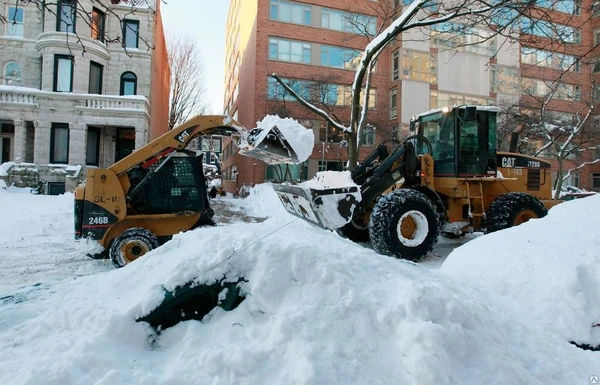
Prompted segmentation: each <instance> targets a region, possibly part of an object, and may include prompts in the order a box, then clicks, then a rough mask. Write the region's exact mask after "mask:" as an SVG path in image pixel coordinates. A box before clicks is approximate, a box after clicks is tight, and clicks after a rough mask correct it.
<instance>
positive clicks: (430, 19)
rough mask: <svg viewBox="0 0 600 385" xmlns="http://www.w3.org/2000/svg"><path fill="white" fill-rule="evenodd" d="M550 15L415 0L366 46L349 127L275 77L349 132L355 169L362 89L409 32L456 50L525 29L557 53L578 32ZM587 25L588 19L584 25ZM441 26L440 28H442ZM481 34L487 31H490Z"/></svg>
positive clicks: (503, 5)
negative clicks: (449, 41) (447, 39)
mask: <svg viewBox="0 0 600 385" xmlns="http://www.w3.org/2000/svg"><path fill="white" fill-rule="evenodd" d="M560 3H561V2H560V1H555V4H551V6H552V7H554V6H557V7H558V6H559V5H560ZM574 4H575V3H574ZM577 4H578V3H577ZM550 16H551V14H550V13H549V12H548V11H545V10H544V9H542V8H540V7H538V6H536V2H534V1H527V0H523V1H514V0H497V1H494V2H488V1H485V0H459V1H452V2H439V1H429V0H415V1H413V2H412V3H411V4H409V5H407V6H405V7H404V8H403V12H402V14H401V15H400V16H399V17H398V18H397V19H396V20H394V21H393V22H391V24H390V25H389V26H388V27H387V28H385V29H384V30H383V31H382V32H380V33H378V34H377V36H376V37H375V38H373V39H372V40H371V41H370V42H369V44H368V45H367V46H366V48H365V50H364V52H363V54H362V57H361V62H360V66H359V68H358V69H357V71H356V74H355V80H354V83H353V85H352V104H351V110H352V113H351V119H350V123H349V124H348V125H343V124H340V123H339V122H336V121H335V119H333V118H332V117H331V116H329V115H328V114H327V113H326V112H325V111H324V110H323V109H320V108H318V107H316V106H314V105H312V104H311V103H310V102H308V101H306V100H302V98H301V97H300V96H299V95H298V94H297V93H295V92H294V90H292V89H291V88H290V87H288V86H287V85H286V84H284V82H283V81H282V80H281V79H280V78H279V76H278V75H277V74H272V75H271V76H273V77H274V78H275V79H277V81H278V82H279V83H280V84H281V85H282V86H283V87H284V88H285V89H286V90H287V91H288V92H289V93H290V94H291V95H292V96H293V97H294V98H296V99H297V100H298V101H299V102H300V103H301V104H302V105H304V106H305V107H307V108H308V109H310V110H311V111H313V112H314V113H316V114H318V115H320V116H322V117H323V118H324V119H326V120H327V121H328V122H330V123H331V124H333V125H336V126H337V127H339V128H340V129H342V130H345V131H346V132H347V133H348V134H347V137H348V151H349V162H348V163H349V165H348V168H349V169H353V168H354V167H356V165H357V163H358V138H359V137H360V136H359V134H360V131H361V129H363V128H364V127H365V125H366V116H367V112H368V111H367V110H368V109H367V108H366V106H367V105H368V95H369V92H362V91H363V90H368V89H369V88H370V78H371V76H370V75H371V73H372V70H373V66H374V63H375V62H376V59H377V58H378V57H379V55H380V54H381V53H382V52H383V50H384V49H385V48H386V46H388V44H390V43H391V42H393V41H394V40H395V39H396V38H397V36H398V35H399V34H401V33H403V32H406V31H410V30H420V31H421V36H423V35H427V34H431V33H432V30H434V31H435V33H438V34H446V35H450V36H454V37H455V38H456V41H455V42H454V45H453V47H458V46H461V45H462V46H468V45H476V44H481V43H482V42H484V41H487V40H490V39H493V38H495V37H496V36H503V37H505V40H506V41H517V42H521V34H520V32H519V29H521V30H522V31H524V33H525V34H526V35H531V36H533V37H532V38H531V39H529V40H527V41H528V42H530V43H533V44H537V47H538V48H539V47H540V43H539V42H540V41H542V39H540V38H539V35H540V34H542V35H543V34H544V33H545V34H546V35H547V36H545V37H546V38H548V37H550V39H547V40H550V43H548V44H549V46H552V48H553V49H556V45H557V42H558V43H559V44H560V42H561V41H569V40H570V39H574V37H575V31H574V29H567V28H564V26H562V25H561V24H554V23H551V22H549V21H550V20H551V18H550ZM527 22H528V23H527ZM585 22H586V21H585V20H584V21H583V22H582V23H585ZM438 26H439V28H437V27H438ZM480 31H485V33H481V32H480ZM539 31H542V33H540V32H539ZM536 35H537V36H536ZM465 36H477V39H470V40H469V39H465V38H464V37H465Z"/></svg>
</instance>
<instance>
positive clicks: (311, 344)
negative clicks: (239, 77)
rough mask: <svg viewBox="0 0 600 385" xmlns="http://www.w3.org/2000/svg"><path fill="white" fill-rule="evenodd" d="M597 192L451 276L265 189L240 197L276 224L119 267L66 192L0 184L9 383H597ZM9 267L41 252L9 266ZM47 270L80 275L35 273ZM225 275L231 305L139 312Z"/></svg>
mask: <svg viewBox="0 0 600 385" xmlns="http://www.w3.org/2000/svg"><path fill="white" fill-rule="evenodd" d="M598 198H600V197H598ZM598 198H597V197H592V198H585V199H582V200H580V201H574V202H568V203H564V204H563V206H558V207H556V208H554V209H552V210H551V211H550V215H549V217H548V218H547V219H541V220H536V221H533V222H531V223H528V224H526V225H524V226H522V227H521V228H518V229H517V228H516V229H514V230H515V231H512V230H507V231H502V232H498V233H496V234H492V235H486V236H481V237H479V238H477V239H475V240H474V241H472V242H470V243H467V244H466V246H463V247H461V248H459V249H457V250H456V251H455V252H454V253H453V254H452V256H451V258H450V259H449V260H448V263H447V265H445V266H444V267H443V269H442V270H443V274H442V273H440V272H439V271H438V270H432V269H427V268H425V267H423V266H420V265H417V264H413V263H408V262H405V261H400V260H396V259H393V258H389V257H384V256H381V255H378V254H376V253H375V252H374V251H372V250H370V249H368V248H364V247H361V246H359V245H356V244H354V243H352V242H351V241H349V240H346V239H344V238H341V237H339V236H338V235H337V234H336V233H335V232H330V231H325V230H322V229H317V228H315V227H313V226H310V225H308V224H306V223H305V222H303V221H300V220H294V217H292V216H290V215H288V214H287V212H285V210H283V208H282V207H281V205H280V203H279V202H278V201H277V200H276V197H275V193H274V192H273V190H272V189H271V188H270V187H269V186H268V185H259V186H257V187H256V188H254V189H252V191H251V192H250V196H249V197H248V198H247V200H244V201H243V202H244V204H246V203H247V204H248V210H249V211H250V210H252V211H254V212H255V213H262V214H263V215H265V216H267V215H268V216H269V217H270V218H269V219H267V220H266V221H265V222H262V223H239V224H233V225H228V226H218V227H210V228H201V229H197V230H194V231H190V232H187V233H183V234H179V235H177V236H175V238H174V239H173V240H172V241H170V242H168V243H167V244H165V245H164V246H162V247H160V248H159V249H157V250H154V251H153V252H151V253H149V254H148V255H146V256H144V257H143V258H141V259H139V260H137V261H135V262H134V263H132V264H130V265H128V266H126V267H125V268H123V269H120V270H114V269H112V268H111V267H110V262H108V261H96V260H91V259H88V258H86V257H85V256H84V255H82V254H81V253H78V252H77V251H76V250H75V249H74V248H73V247H72V231H73V230H72V219H73V217H72V200H73V196H72V195H71V194H66V195H63V196H58V197H49V196H36V195H31V194H16V193H15V190H14V189H10V188H9V189H8V190H0V217H1V218H3V221H0V233H1V234H2V236H1V237H0V278H1V279H2V280H1V282H0V384H3V385H21V384H30V385H39V384H43V385H70V384H82V385H90V384H95V385H113V384H140V385H141V384H153V385H154V384H178V385H179V384H214V385H216V384H219V385H222V384H252V385H255V384H278V385H279V384H324V385H325V384H326V385H330V384H344V385H348V384H357V385H358V384H360V385H364V384H386V385H387V384H390V385H391V384H394V385H395V384H415V385H417V384H418V385H421V384H423V385H428V384H431V385H439V384H457V385H458V384H460V385H464V384H499V385H500V384H501V385H506V384H511V385H512V384H544V385H546V384H555V385H564V384H587V383H589V376H590V375H593V374H598V370H599V369H598V368H600V358H599V355H598V353H595V352H589V351H583V350H580V349H578V348H576V347H574V346H572V345H571V344H569V343H568V342H567V341H566V339H567V337H570V338H576V337H577V335H578V332H577V331H576V329H577V328H583V329H585V330H586V331H589V327H590V325H589V322H591V321H592V320H593V319H595V318H594V316H593V315H592V313H593V311H594V309H598V308H599V306H598V302H597V301H596V299H597V297H596V296H597V294H595V293H598V292H599V291H598V286H599V285H598V283H599V282H600V275H599V274H598V273H599V272H598V270H597V267H598V254H597V250H598V246H599V245H598V243H597V242H598V241H597V240H596V239H597V235H596V233H595V231H596V229H597V228H598V223H597V221H598V219H590V218H588V217H595V218H600V216H599V215H598V214H599V213H598V210H600V199H598ZM559 225H560V226H561V227H560V230H558V229H559V228H558V226H559ZM549 229H553V231H555V232H553V233H549V232H548V230H549ZM549 234H553V237H552V239H550V237H549ZM526 240H529V241H530V242H531V244H528V242H526ZM476 254H477V255H476ZM18 257H20V258H18ZM478 258H479V259H480V260H478ZM7 260H8V261H14V260H19V261H22V263H28V262H32V263H31V264H27V265H25V266H27V268H26V269H23V270H22V271H18V270H15V269H14V267H13V270H11V272H12V273H11V274H10V275H7V274H5V273H4V272H5V271H8V269H9V266H7V264H6V261H7ZM43 264H63V265H67V266H70V265H73V266H79V269H84V270H83V271H82V270H77V271H73V273H72V274H66V275H65V276H63V277H62V279H60V278H61V277H57V276H54V275H53V276H47V275H46V276H41V277H40V276H37V277H38V279H37V280H32V279H30V278H28V277H31V276H34V275H35V271H36V269H37V268H38V267H41V265H43ZM460 265H462V269H463V270H466V271H465V272H463V273H462V274H459V273H458V272H457V271H458V270H459V267H460ZM86 266H87V269H88V270H87V272H88V273H89V275H87V276H82V275H85V274H86V270H85V269H86ZM62 271H63V273H64V272H65V271H69V270H62ZM223 275H227V276H228V277H230V278H235V277H237V276H244V277H246V279H247V280H248V284H247V285H246V287H245V289H246V290H247V291H248V294H249V295H248V296H247V298H246V299H245V300H244V302H242V304H241V305H240V306H239V307H238V308H236V309H235V310H233V311H231V312H224V311H222V310H220V309H215V310H214V311H213V312H212V313H210V314H209V315H208V316H207V317H206V318H205V320H204V321H202V322H199V321H187V322H183V323H180V324H179V325H176V326H174V327H172V328H169V329H167V330H165V331H163V332H162V333H161V334H160V335H156V334H155V333H154V331H153V330H152V329H151V328H150V327H149V326H148V325H147V324H144V323H137V322H135V318H136V317H138V316H140V315H143V314H146V313H148V312H149V311H150V310H151V309H152V308H153V307H155V306H156V305H157V304H158V303H160V301H161V299H162V295H163V294H162V293H163V292H162V287H164V288H166V289H172V288H174V287H175V286H177V285H180V284H183V283H186V282H188V281H190V280H195V281H197V282H208V281H211V280H214V279H219V278H221V277H222V276H223ZM486 280H489V282H488V283H487V284H486V283H485V281H486ZM471 284H473V285H474V286H475V289H473V288H471V287H470V285H471ZM538 290H539V291H541V292H538ZM544 291H546V292H547V293H546V294H545V293H544ZM528 295H531V296H532V297H531V298H527V296H528ZM509 299H510V300H509ZM526 304H527V306H525V305H526ZM568 312H570V313H571V314H565V313H568ZM567 318H568V319H570V320H571V321H572V322H571V331H572V333H568V334H565V333H564V330H563V328H562V325H565V326H566V324H567ZM534 319H537V321H538V322H532V321H533V320H534ZM553 321H557V325H556V326H551V323H552V322H553ZM581 333H583V331H582V332H581Z"/></svg>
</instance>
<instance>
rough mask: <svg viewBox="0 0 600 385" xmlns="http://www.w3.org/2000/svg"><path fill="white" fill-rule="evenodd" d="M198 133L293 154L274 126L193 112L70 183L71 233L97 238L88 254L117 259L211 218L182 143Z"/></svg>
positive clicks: (196, 168) (196, 161)
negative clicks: (72, 198) (75, 184)
mask: <svg viewBox="0 0 600 385" xmlns="http://www.w3.org/2000/svg"><path fill="white" fill-rule="evenodd" d="M265 131H266V132H265ZM203 135H226V136H231V137H232V138H233V139H234V140H235V141H236V143H237V144H238V147H239V148H240V153H242V154H244V155H247V156H250V157H253V158H256V159H260V160H263V161H266V162H268V163H286V162H294V161H297V160H298V159H297V155H296V153H295V152H294V150H293V148H292V147H291V146H290V144H289V142H288V141H287V140H286V139H285V137H284V136H283V135H282V133H281V132H280V130H279V129H278V128H277V127H276V126H272V127H270V128H268V129H259V128H255V129H252V130H250V131H249V130H247V129H246V128H244V127H243V126H242V125H241V124H239V123H238V122H236V121H235V120H234V119H232V118H231V117H229V116H223V115H211V116H209V115H206V116H197V117H195V118H192V119H190V120H188V121H187V122H185V123H183V124H182V125H180V126H178V127H176V128H174V129H173V130H171V131H168V132H167V133H165V134H164V135H162V136H160V137H159V138H157V139H155V140H153V141H152V142H150V143H148V144H147V145H145V146H144V147H142V148H140V149H139V150H137V151H135V152H133V153H132V154H130V155H129V156H127V157H125V158H123V159H122V160H120V161H119V162H117V163H115V164H114V165H112V166H111V167H109V168H107V169H93V168H92V169H88V170H87V175H86V180H85V183H83V184H82V185H80V186H78V187H77V189H76V190H75V238H76V239H80V240H84V241H85V240H88V241H91V242H93V243H97V244H98V246H100V247H99V248H97V249H99V250H102V251H98V252H94V253H90V254H89V255H90V256H91V257H92V258H107V257H108V258H110V259H111V260H112V262H113V264H114V265H115V266H116V267H122V266H124V265H126V264H127V263H129V262H132V261H133V260H135V259H137V258H139V257H141V256H142V255H144V254H146V253H148V252H149V251H150V250H152V249H155V248H157V247H158V246H159V245H161V244H162V243H164V242H166V241H167V240H169V239H170V238H171V236H172V235H173V234H176V233H178V232H180V231H187V230H190V229H193V228H196V227H199V226H206V225H211V226H214V225H215V224H214V222H213V220H212V217H213V214H214V212H213V210H212V209H211V208H210V205H209V200H208V192H207V184H206V180H205V178H204V173H203V167H202V158H201V156H197V155H196V153H195V152H193V151H189V150H187V149H186V147H187V146H188V144H189V143H191V141H192V140H193V139H195V138H197V137H199V136H203Z"/></svg>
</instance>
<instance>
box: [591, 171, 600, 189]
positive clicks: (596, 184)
mask: <svg viewBox="0 0 600 385" xmlns="http://www.w3.org/2000/svg"><path fill="white" fill-rule="evenodd" d="M591 179H592V188H593V189H596V190H597V189H600V173H598V172H595V173H593V174H592V178H591Z"/></svg>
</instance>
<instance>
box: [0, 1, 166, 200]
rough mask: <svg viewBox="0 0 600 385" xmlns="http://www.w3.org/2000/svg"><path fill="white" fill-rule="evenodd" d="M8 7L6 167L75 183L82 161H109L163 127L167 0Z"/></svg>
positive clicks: (1, 27)
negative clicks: (164, 11) (163, 12)
mask: <svg viewBox="0 0 600 385" xmlns="http://www.w3.org/2000/svg"><path fill="white" fill-rule="evenodd" d="M1 6H2V7H3V9H2V14H4V15H8V19H9V22H7V23H4V24H0V45H1V46H2V50H0V69H1V70H2V85H0V127H1V133H0V142H1V143H0V150H1V151H0V154H1V157H0V163H4V162H9V161H12V162H14V163H15V165H14V166H13V167H12V168H13V170H17V169H21V170H23V169H26V168H28V167H29V166H30V167H29V168H31V169H36V170H39V173H37V174H36V175H35V177H36V178H38V179H42V180H44V181H46V182H50V183H53V184H54V187H56V188H57V191H60V190H61V187H62V188H64V183H65V182H67V183H68V184H69V185H68V186H67V187H66V188H67V189H72V188H73V187H74V186H75V185H76V183H77V182H78V181H80V180H81V178H82V177H83V175H84V171H85V167H108V166H110V165H111V164H113V163H114V162H115V161H117V160H119V159H121V158H122V157H124V156H126V155H127V154H129V153H131V152H132V151H133V150H135V149H137V148H139V147H141V146H143V145H144V144H146V143H147V142H148V141H149V140H151V139H154V138H156V137H158V136H159V135H160V134H162V133H163V132H165V131H166V129H167V118H168V108H169V100H168V98H169V68H168V63H167V54H166V44H165V39H164V33H163V27H162V21H161V14H160V1H158V0H145V1H128V0H122V1H118V0H111V1H102V2H97V1H91V0H79V1H75V0H59V1H58V2H56V3H53V4H48V5H47V6H46V8H45V9H43V10H40V9H39V8H38V4H37V3H36V2H15V1H2V4H1ZM116 37H118V38H119V41H114V40H112V39H115V38H116ZM72 166H83V167H72ZM80 171H81V172H80ZM4 174H5V175H4V176H5V177H6V176H7V175H6V174H8V177H9V183H12V182H13V181H11V180H10V177H11V170H8V172H7V170H4ZM14 176H15V178H17V179H18V176H17V175H16V174H15V175H14ZM65 176H71V178H68V177H66V178H65ZM17 181H18V180H17Z"/></svg>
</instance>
